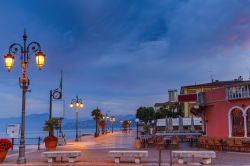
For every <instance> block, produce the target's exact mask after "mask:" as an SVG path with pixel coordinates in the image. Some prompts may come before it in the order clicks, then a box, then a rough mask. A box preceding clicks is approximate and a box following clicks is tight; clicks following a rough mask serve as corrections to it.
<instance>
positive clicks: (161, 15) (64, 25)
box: [0, 0, 250, 117]
mask: <svg viewBox="0 0 250 166" xmlns="http://www.w3.org/2000/svg"><path fill="white" fill-rule="evenodd" d="M0 20H1V21H0V25H1V26H0V27H1V28H0V54H1V55H2V61H1V62H0V99H1V102H0V108H1V111H0V117H10V116H20V115H21V90H20V88H19V86H18V77H19V76H20V74H21V68H20V65H19V63H20V61H19V58H18V57H16V61H15V66H14V68H13V69H12V71H11V72H10V73H8V72H7V70H6V69H5V67H4V62H3V56H4V55H5V54H6V53H7V51H8V47H9V45H10V44H12V43H13V42H22V38H21V37H22V34H23V30H24V28H26V29H27V34H28V40H29V41H34V40H35V41H38V42H39V43H40V44H41V46H42V50H43V51H44V53H46V65H45V67H44V68H43V69H42V70H41V71H39V70H38V69H37V68H36V66H35V62H34V56H32V57H31V59H30V63H29V68H28V77H29V78H30V80H31V86H30V89H31V90H32V92H31V93H28V94H27V114H33V113H46V112H48V109H49V90H50V89H54V88H57V87H58V86H59V79H60V70H61V69H62V70H63V73H64V82H63V90H64V99H65V101H66V116H67V117H74V111H73V110H70V109H69V107H68V105H69V102H70V100H71V98H73V97H75V96H76V95H79V97H81V98H82V99H83V100H84V102H85V109H84V110H82V111H81V112H80V116H81V117H89V115H90V112H91V110H92V109H93V108H96V107H97V106H98V107H100V108H101V109H102V110H103V112H104V113H105V112H106V111H111V113H112V114H115V115H118V114H134V113H135V110H136V109H137V108H138V107H139V106H152V105H153V104H154V103H155V102H163V101H166V100H167V98H168V97H167V96H168V94H167V92H168V89H170V88H171V89H172V88H176V89H179V88H180V86H182V85H190V84H195V83H197V84H198V83H205V82H210V80H211V75H212V76H213V78H214V79H218V80H232V79H234V78H237V77H238V76H239V75H242V76H243V77H244V79H248V78H249V76H250V1H249V0H207V1H204V0H178V1H176V0H53V1H51V0H36V1H34V0H23V1H18V0H11V1H10V0H1V1H0ZM54 104H55V105H56V106H55V107H54V108H55V110H54V111H57V110H60V109H59V108H60V106H61V105H62V103H61V102H55V103H54Z"/></svg>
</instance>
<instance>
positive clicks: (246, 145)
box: [242, 138, 250, 152]
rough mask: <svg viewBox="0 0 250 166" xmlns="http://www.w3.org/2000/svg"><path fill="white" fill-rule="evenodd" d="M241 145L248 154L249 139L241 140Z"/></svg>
mask: <svg viewBox="0 0 250 166" xmlns="http://www.w3.org/2000/svg"><path fill="white" fill-rule="evenodd" d="M242 143H243V144H244V145H245V150H246V152H250V138H243V140H242Z"/></svg>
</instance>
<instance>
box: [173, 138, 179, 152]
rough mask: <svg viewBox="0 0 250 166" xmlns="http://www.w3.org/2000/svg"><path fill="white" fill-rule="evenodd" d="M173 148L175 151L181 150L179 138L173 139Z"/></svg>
mask: <svg viewBox="0 0 250 166" xmlns="http://www.w3.org/2000/svg"><path fill="white" fill-rule="evenodd" d="M171 146H172V147H174V148H175V149H179V138H178V137H176V136H175V137H172V139H171Z"/></svg>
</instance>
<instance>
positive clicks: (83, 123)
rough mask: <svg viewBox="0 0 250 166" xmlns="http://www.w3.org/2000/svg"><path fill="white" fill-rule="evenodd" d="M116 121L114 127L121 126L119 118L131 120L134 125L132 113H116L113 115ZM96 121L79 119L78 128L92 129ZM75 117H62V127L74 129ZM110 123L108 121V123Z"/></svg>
mask: <svg viewBox="0 0 250 166" xmlns="http://www.w3.org/2000/svg"><path fill="white" fill-rule="evenodd" d="M115 119H116V121H115V123H114V128H119V127H120V126H121V124H120V120H131V121H132V126H135V116H134V115H118V116H116V117H115ZM95 123H96V122H95V121H94V120H93V119H89V120H83V119H79V126H78V127H79V128H82V129H84V128H88V129H94V128H95V125H96V124H95ZM75 124H76V122H75V119H64V120H63V124H62V126H63V129H75ZM109 125H110V123H109Z"/></svg>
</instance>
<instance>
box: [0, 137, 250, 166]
mask: <svg viewBox="0 0 250 166" xmlns="http://www.w3.org/2000/svg"><path fill="white" fill-rule="evenodd" d="M134 139H135V134H133V133H132V132H130V133H121V132H116V133H113V134H112V133H110V134H107V135H101V136H100V137H98V138H94V137H93V136H84V137H82V138H81V141H80V142H72V141H69V142H67V145H65V146H59V147H58V148H57V150H80V151H81V152H82V154H81V157H79V158H78V159H77V161H76V162H75V163H74V164H69V163H68V161H67V158H63V160H62V161H60V160H58V161H57V162H55V163H53V164H48V163H47V160H46V159H45V158H44V157H42V155H41V153H42V152H44V151H45V150H44V146H42V147H41V150H40V151H38V150H37V149H28V150H27V152H26V158H27V164H25V165H34V166H35V165H89V166H95V165H96V166H99V165H104V166H107V165H108V166H109V165H110V166H112V165H118V164H115V163H114V159H113V158H112V157H109V156H108V151H109V150H119V149H134V147H133V144H134ZM180 148H181V149H184V150H189V149H192V150H202V149H198V148H192V147H190V146H189V145H188V144H181V146H180ZM146 150H148V151H149V157H148V158H143V159H142V163H141V164H135V163H134V159H133V158H121V163H120V164H119V165H122V166H123V165H138V166H141V165H145V166H157V165H159V164H158V158H159V151H158V150H157V149H156V148H148V149H146ZM216 155H217V157H216V159H213V160H212V165H216V166H250V153H238V152H216ZM17 157H18V154H17V153H15V152H11V153H9V154H8V156H7V158H6V160H5V161H4V163H2V164H1V165H15V162H16V159H17ZM185 161H187V162H188V163H199V162H200V159H188V160H185ZM161 165H162V166H168V165H170V151H169V150H168V149H164V150H162V157H161ZM189 165H195V164H189ZM173 166H180V165H179V164H177V161H176V159H175V160H173Z"/></svg>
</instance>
